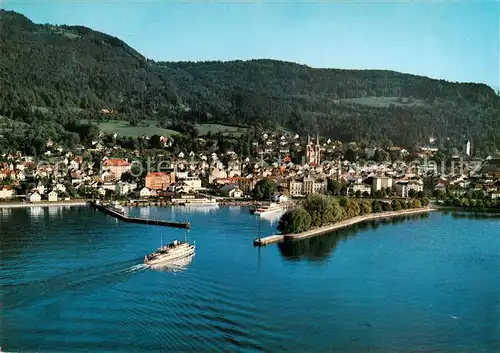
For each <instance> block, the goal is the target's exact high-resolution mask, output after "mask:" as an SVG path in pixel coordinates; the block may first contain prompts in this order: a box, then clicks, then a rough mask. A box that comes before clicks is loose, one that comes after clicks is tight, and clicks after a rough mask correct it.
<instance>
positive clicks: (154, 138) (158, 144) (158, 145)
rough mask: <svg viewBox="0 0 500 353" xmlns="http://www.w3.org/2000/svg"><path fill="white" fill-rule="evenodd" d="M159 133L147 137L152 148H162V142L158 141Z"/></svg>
mask: <svg viewBox="0 0 500 353" xmlns="http://www.w3.org/2000/svg"><path fill="white" fill-rule="evenodd" d="M160 138H161V136H160V135H153V136H151V137H150V138H149V147H151V148H154V149H162V148H163V144H162V143H161V141H160Z"/></svg>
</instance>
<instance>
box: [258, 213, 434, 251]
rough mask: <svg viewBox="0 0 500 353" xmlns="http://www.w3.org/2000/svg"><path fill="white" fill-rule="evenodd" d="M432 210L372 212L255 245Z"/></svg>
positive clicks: (269, 237)
mask: <svg viewBox="0 0 500 353" xmlns="http://www.w3.org/2000/svg"><path fill="white" fill-rule="evenodd" d="M432 211H437V209H435V208H431V207H425V208H417V209H412V210H401V211H390V212H381V213H371V214H368V215H363V216H357V217H353V218H351V219H347V220H345V221H342V222H339V223H335V224H331V225H328V226H324V227H319V228H315V229H311V230H308V231H305V232H302V233H295V234H273V235H270V236H267V237H263V238H257V239H255V240H254V242H253V243H254V245H255V246H263V245H267V244H272V243H277V242H280V241H290V240H299V239H305V238H309V237H312V236H316V235H321V234H325V233H330V232H333V231H336V230H339V229H343V228H347V227H350V226H353V225H355V224H357V223H361V222H366V221H371V220H375V219H382V218H393V217H398V216H406V215H414V214H422V213H429V212H432Z"/></svg>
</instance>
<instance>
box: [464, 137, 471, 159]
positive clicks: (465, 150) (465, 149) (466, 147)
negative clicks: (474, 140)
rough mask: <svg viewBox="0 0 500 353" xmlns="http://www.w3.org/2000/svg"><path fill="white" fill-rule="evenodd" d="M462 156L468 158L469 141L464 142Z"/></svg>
mask: <svg viewBox="0 0 500 353" xmlns="http://www.w3.org/2000/svg"><path fill="white" fill-rule="evenodd" d="M464 154H465V155H466V156H470V141H469V140H466V141H465V142H464Z"/></svg>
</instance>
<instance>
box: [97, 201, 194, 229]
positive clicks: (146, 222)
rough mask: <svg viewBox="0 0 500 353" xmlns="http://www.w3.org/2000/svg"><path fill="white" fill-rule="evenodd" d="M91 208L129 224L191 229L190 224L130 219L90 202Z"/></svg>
mask: <svg viewBox="0 0 500 353" xmlns="http://www.w3.org/2000/svg"><path fill="white" fill-rule="evenodd" d="M90 206H91V207H92V208H94V209H96V210H99V211H101V212H103V213H106V214H108V215H110V216H112V217H115V218H117V219H119V220H120V221H123V222H129V223H140V224H149V225H155V226H165V227H174V228H185V229H189V228H191V224H190V223H189V222H174V221H163V220H159V219H148V218H138V217H129V216H126V215H124V214H121V213H119V212H116V211H114V210H112V209H110V208H108V207H106V206H104V205H102V204H100V203H97V202H90Z"/></svg>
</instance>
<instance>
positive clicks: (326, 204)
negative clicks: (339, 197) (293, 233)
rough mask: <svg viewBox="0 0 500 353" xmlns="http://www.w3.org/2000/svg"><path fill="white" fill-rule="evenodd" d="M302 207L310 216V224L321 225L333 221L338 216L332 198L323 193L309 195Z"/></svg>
mask: <svg viewBox="0 0 500 353" xmlns="http://www.w3.org/2000/svg"><path fill="white" fill-rule="evenodd" d="M303 207H304V209H305V210H306V211H307V213H309V215H310V216H311V225H312V226H313V227H320V226H322V225H326V224H330V223H333V222H335V221H336V220H337V217H338V216H339V214H338V213H339V211H338V209H336V207H335V205H334V203H333V200H332V199H331V198H328V197H327V196H324V195H319V194H314V195H310V196H309V197H308V198H307V199H306V201H305V202H304V205H303Z"/></svg>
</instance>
